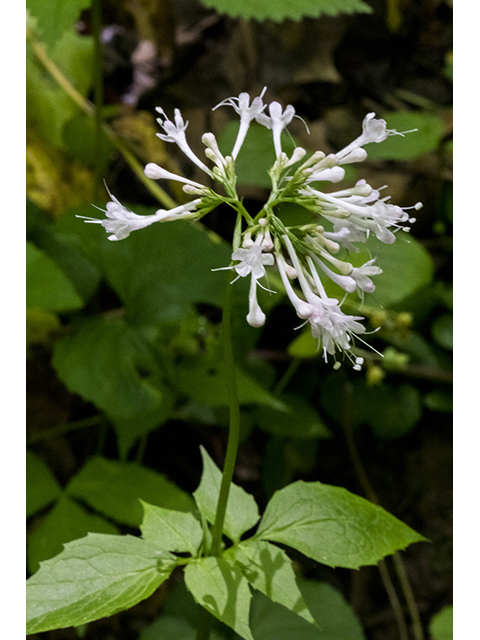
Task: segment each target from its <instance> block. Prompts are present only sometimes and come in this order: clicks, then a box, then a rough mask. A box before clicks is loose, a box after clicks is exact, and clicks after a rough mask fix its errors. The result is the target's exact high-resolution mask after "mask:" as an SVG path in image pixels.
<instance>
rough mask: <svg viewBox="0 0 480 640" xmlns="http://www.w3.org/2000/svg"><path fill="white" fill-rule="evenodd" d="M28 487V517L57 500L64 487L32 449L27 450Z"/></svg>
mask: <svg viewBox="0 0 480 640" xmlns="http://www.w3.org/2000/svg"><path fill="white" fill-rule="evenodd" d="M26 455H27V459H26V487H27V495H26V498H27V506H26V516H27V518H28V517H30V516H31V515H33V514H34V513H36V512H37V511H40V510H41V509H43V508H44V507H46V506H47V505H49V504H50V503H51V502H53V501H54V500H56V499H57V498H58V496H59V495H60V494H61V492H62V487H61V486H60V484H59V483H58V481H57V479H56V478H55V476H54V475H53V473H52V472H51V470H50V468H49V467H48V466H47V465H46V464H45V462H44V461H43V460H42V459H41V458H39V457H38V456H36V455H35V454H34V453H32V452H31V451H27V454H26Z"/></svg>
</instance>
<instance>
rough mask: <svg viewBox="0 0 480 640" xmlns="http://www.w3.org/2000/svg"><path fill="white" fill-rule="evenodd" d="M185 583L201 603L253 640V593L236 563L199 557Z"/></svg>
mask: <svg viewBox="0 0 480 640" xmlns="http://www.w3.org/2000/svg"><path fill="white" fill-rule="evenodd" d="M185 583H186V585H187V588H188V589H189V591H191V593H192V595H193V597H194V598H195V600H196V602H198V604H200V605H202V607H204V608H205V609H206V610H207V611H209V612H210V613H211V614H212V615H213V616H215V617H216V618H218V619H219V620H220V621H221V622H223V623H224V624H226V625H228V626H229V627H231V628H232V629H233V630H234V631H236V632H237V633H238V634H239V635H240V636H241V637H242V638H245V639H246V640H253V636H252V634H251V631H250V624H249V614H250V601H251V599H252V594H251V593H250V588H249V586H248V582H247V579H246V578H245V577H244V576H243V574H242V572H241V571H240V569H238V567H237V566H236V565H235V564H233V563H231V562H228V561H227V560H225V559H224V558H213V557H207V558H200V559H198V560H195V561H193V562H192V563H191V564H188V565H187V566H186V568H185Z"/></svg>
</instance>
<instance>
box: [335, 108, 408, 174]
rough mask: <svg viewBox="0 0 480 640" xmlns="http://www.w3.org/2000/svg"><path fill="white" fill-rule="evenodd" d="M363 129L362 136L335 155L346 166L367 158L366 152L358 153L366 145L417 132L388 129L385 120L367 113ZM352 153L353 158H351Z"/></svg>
mask: <svg viewBox="0 0 480 640" xmlns="http://www.w3.org/2000/svg"><path fill="white" fill-rule="evenodd" d="M362 127H363V131H362V133H361V135H360V136H359V137H358V138H356V140H354V141H353V142H351V143H350V144H349V145H348V146H346V147H345V148H344V149H342V150H341V151H339V152H338V153H336V154H335V155H336V156H337V158H339V160H341V163H342V164H345V163H346V162H359V161H361V160H364V159H365V158H366V157H367V156H366V152H365V151H364V152H363V153H360V154H359V153H358V151H357V150H358V148H359V147H363V145H364V144H369V143H371V142H377V143H378V142H383V141H384V140H386V139H387V138H388V136H395V135H396V136H403V135H405V134H406V133H412V131H416V129H411V130H410V131H403V132H402V133H400V132H399V131H396V130H395V129H387V123H386V122H385V120H381V119H380V120H379V119H377V118H375V114H374V113H367V115H366V116H365V118H364V119H363V123H362ZM352 153H353V156H351V154H352ZM349 156H351V157H350V159H348V158H349ZM353 158H354V159H353ZM357 158H358V159H357Z"/></svg>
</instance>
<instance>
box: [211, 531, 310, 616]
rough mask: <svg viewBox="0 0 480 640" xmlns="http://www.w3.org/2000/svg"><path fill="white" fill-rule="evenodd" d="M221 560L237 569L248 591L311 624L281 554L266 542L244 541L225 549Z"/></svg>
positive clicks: (306, 609) (291, 574)
mask: <svg viewBox="0 0 480 640" xmlns="http://www.w3.org/2000/svg"><path fill="white" fill-rule="evenodd" d="M224 557H225V558H226V559H229V560H231V561H233V562H235V564H237V565H238V566H239V567H240V569H241V570H242V572H243V575H244V576H245V577H246V578H247V580H248V581H249V582H250V584H251V585H252V587H254V588H255V589H258V590H259V591H261V592H262V593H264V594H265V595H266V596H268V597H269V598H270V599H271V600H273V602H278V603H279V604H282V605H283V606H284V607H286V608H287V609H290V611H293V612H294V613H296V614H297V615H299V616H301V617H302V618H305V620H307V621H308V622H310V623H313V624H315V620H314V619H313V617H312V615H311V613H310V611H309V610H308V607H307V605H306V603H305V600H304V599H303V596H302V593H301V591H300V589H299V588H298V585H297V582H296V579H295V574H294V572H293V569H292V561H291V560H290V558H289V557H288V556H287V554H286V553H285V551H283V550H282V549H279V548H278V547H276V546H275V545H272V544H270V543H269V542H265V541H261V540H247V541H246V542H242V543H240V544H239V545H235V546H233V547H231V548H230V549H228V551H227V552H226V553H225V555H224Z"/></svg>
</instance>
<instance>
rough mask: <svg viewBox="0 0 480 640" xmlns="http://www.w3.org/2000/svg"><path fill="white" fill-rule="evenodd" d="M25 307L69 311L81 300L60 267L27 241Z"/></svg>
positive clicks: (81, 303)
mask: <svg viewBox="0 0 480 640" xmlns="http://www.w3.org/2000/svg"><path fill="white" fill-rule="evenodd" d="M26 258H27V272H26V275H27V284H26V290H27V308H30V309H32V308H35V307H39V308H43V309H47V310H49V311H71V310H73V309H80V308H82V307H83V300H82V299H81V298H80V296H79V295H78V293H77V292H76V290H75V287H74V286H73V284H72V283H71V282H70V280H69V279H68V278H67V276H66V275H65V274H64V272H63V271H62V269H61V268H60V267H59V266H58V265H57V264H56V263H55V262H54V261H53V260H52V259H51V258H50V257H49V256H48V255H47V254H46V253H44V252H43V251H42V250H41V249H38V248H37V247H36V246H35V245H33V244H32V243H31V242H27V248H26Z"/></svg>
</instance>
